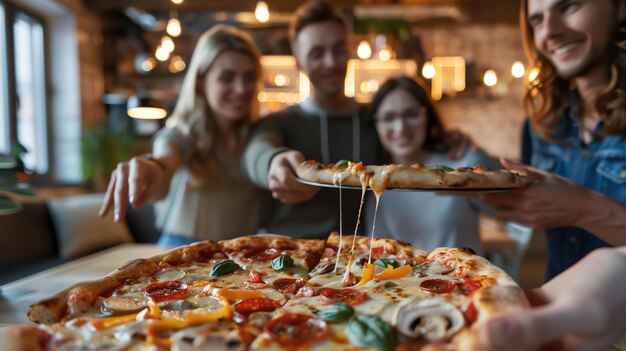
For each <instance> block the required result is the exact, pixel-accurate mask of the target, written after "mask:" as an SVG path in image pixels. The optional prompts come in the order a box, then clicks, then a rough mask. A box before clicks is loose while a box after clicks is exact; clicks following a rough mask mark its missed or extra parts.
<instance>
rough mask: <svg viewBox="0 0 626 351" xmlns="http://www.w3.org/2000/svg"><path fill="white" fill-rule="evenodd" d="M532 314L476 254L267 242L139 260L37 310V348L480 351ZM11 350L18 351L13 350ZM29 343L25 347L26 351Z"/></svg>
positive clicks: (340, 242)
mask: <svg viewBox="0 0 626 351" xmlns="http://www.w3.org/2000/svg"><path fill="white" fill-rule="evenodd" d="M524 308H527V302H526V300H525V297H524V294H523V292H522V291H521V289H520V288H519V287H518V286H517V285H516V284H515V282H514V281H513V280H512V279H511V278H510V277H509V276H508V275H507V274H506V273H504V272H503V271H502V270H501V269H499V268H498V267H496V266H494V265H493V264H491V263H490V262H489V261H487V260H486V259H484V258H482V257H480V256H477V255H476V254H475V253H474V252H472V251H471V250H470V249H464V248H439V249H436V250H434V251H432V252H426V251H423V250H420V249H417V248H414V247H412V246H410V245H408V244H406V243H402V242H398V241H395V240H390V239H382V238H379V239H373V238H369V237H362V236H356V235H355V236H349V237H347V238H342V237H340V235H339V234H338V233H332V234H331V235H330V236H329V237H328V239H327V240H326V241H324V240H304V239H292V238H289V237H286V236H281V235H272V234H267V235H256V236H246V237H240V238H237V239H233V240H227V241H220V242H211V241H205V242H199V243H195V244H192V245H188V246H183V247H180V248H176V249H173V250H171V251H168V252H166V253H164V254H161V255H158V256H154V257H151V258H144V259H136V260H133V261H130V262H128V263H127V264H125V265H124V266H122V267H120V268H119V269H117V270H116V271H114V272H112V273H111V274H109V275H108V276H106V277H104V278H102V279H98V280H95V281H89V282H82V283H79V284H76V285H74V286H72V287H70V288H68V289H66V290H64V291H61V292H59V293H58V294H56V295H55V296H53V297H51V298H49V299H46V300H44V301H41V302H38V303H36V304H34V305H32V306H31V308H30V310H29V312H28V316H29V318H30V319H31V320H32V321H33V322H35V323H38V325H37V326H28V327H20V328H13V329H10V330H5V335H6V333H9V334H11V333H13V334H12V335H14V336H15V338H14V339H13V340H12V341H11V342H10V343H5V345H4V347H7V348H8V349H11V348H16V349H28V350H180V351H182V350H361V349H380V350H430V351H433V350H478V349H480V341H479V338H478V337H477V335H478V334H479V333H480V329H481V325H483V323H484V322H485V321H487V320H488V319H490V318H492V317H493V316H495V315H498V314H501V313H503V312H509V311H515V310H518V309H524ZM10 345H13V346H12V347H10ZM16 345H19V346H16Z"/></svg>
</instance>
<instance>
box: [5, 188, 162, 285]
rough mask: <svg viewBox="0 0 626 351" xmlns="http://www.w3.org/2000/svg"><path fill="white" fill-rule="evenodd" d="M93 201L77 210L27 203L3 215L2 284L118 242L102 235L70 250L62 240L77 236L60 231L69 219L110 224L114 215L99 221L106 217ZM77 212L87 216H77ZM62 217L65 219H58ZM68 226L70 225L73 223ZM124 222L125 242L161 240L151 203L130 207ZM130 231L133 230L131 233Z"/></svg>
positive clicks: (94, 225) (91, 233)
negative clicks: (19, 209)
mask: <svg viewBox="0 0 626 351" xmlns="http://www.w3.org/2000/svg"><path fill="white" fill-rule="evenodd" d="M86 196H90V195H86ZM76 198H78V197H76ZM63 200H65V199H63ZM71 200H73V199H71ZM90 202H91V203H92V205H91V207H94V208H85V207H82V208H80V209H78V210H76V209H74V210H72V209H67V207H62V206H61V207H59V206H58V204H56V205H55V204H53V205H52V206H51V204H50V203H40V204H25V205H24V208H23V209H22V210H21V211H20V212H18V213H15V214H11V215H0V285H2V284H5V283H8V282H11V281H13V280H16V279H19V278H22V277H25V276H27V275H30V274H33V273H36V272H38V271H41V270H44V269H47V268H50V267H54V266H56V265H58V264H61V263H64V262H67V261H70V260H72V259H75V258H77V257H80V256H84V255H87V254H90V253H93V252H95V251H99V250H102V249H105V248H107V247H111V246H114V245H117V244H119V243H120V241H119V240H118V239H115V238H112V239H111V241H107V240H108V239H105V240H100V239H99V240H98V241H97V242H96V243H95V244H89V245H82V246H81V247H80V249H76V247H74V248H73V249H70V251H68V250H67V248H66V247H65V248H64V246H67V243H63V242H62V241H63V240H66V241H67V240H70V241H76V239H75V238H71V237H70V238H69V239H68V237H67V234H64V233H59V228H62V230H63V231H66V228H67V227H68V224H67V222H68V219H69V220H70V221H72V222H75V221H74V220H77V221H78V222H81V221H82V226H83V228H85V227H87V228H96V229H102V227H104V226H109V225H111V224H110V222H111V221H112V220H111V217H109V218H108V219H107V220H108V222H98V221H105V220H104V219H98V218H97V208H95V203H94V202H95V201H94V199H93V197H92V198H91V200H90ZM79 204H80V202H79ZM129 207H130V206H129ZM59 208H60V209H59ZM94 211H95V213H94ZM59 213H61V215H59ZM85 214H88V215H85ZM77 216H83V217H88V218H87V219H85V218H77ZM61 221H62V222H65V223H59V222H61ZM85 221H87V222H85ZM90 222H91V224H90ZM85 224H88V225H87V226H85ZM89 224H90V225H89ZM69 226H70V227H71V226H72V224H70V225H69ZM123 226H124V227H125V228H127V230H126V229H123V230H124V233H126V234H124V235H126V238H125V239H124V240H123V242H128V241H134V242H138V243H154V242H156V241H157V240H158V237H159V231H158V230H157V229H156V228H155V227H154V215H153V210H152V207H151V206H146V207H143V208H141V209H132V208H130V210H129V211H128V213H127V215H126V223H125V224H124V225H123ZM73 229H74V231H76V230H82V232H84V234H83V233H81V234H80V235H81V236H82V235H85V236H89V235H98V236H100V237H102V236H103V234H102V232H101V231H100V232H99V233H98V230H94V231H93V232H92V231H91V230H85V229H80V228H78V229H77V227H76V226H74V227H73ZM127 233H130V236H128V234H127ZM64 235H65V237H64ZM104 236H106V235H104ZM71 244H74V243H73V242H70V246H71ZM71 250H73V251H71Z"/></svg>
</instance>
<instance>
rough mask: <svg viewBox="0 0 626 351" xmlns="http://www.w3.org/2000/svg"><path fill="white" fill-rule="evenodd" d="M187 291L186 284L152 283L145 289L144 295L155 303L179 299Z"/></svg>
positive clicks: (176, 282) (171, 282) (174, 281)
mask: <svg viewBox="0 0 626 351" xmlns="http://www.w3.org/2000/svg"><path fill="white" fill-rule="evenodd" d="M187 291H189V288H188V287H187V284H185V283H183V282H179V281H176V280H172V281H169V282H159V283H154V284H150V285H148V286H147V287H146V294H148V296H150V297H151V298H152V300H154V301H156V302H160V301H165V300H174V299H179V298H181V297H183V296H185V295H186V294H187Z"/></svg>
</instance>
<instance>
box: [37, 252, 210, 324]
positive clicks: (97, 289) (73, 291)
mask: <svg viewBox="0 0 626 351" xmlns="http://www.w3.org/2000/svg"><path fill="white" fill-rule="evenodd" d="M203 250H209V251H210V250H215V251H221V250H220V247H219V246H218V244H217V243H215V242H211V241H203V242H199V243H194V244H191V245H185V246H181V247H178V248H175V249H172V250H169V251H166V252H165V253H162V254H159V255H156V256H153V257H150V258H139V259H134V260H131V261H128V262H127V263H126V264H124V265H123V266H121V267H120V268H118V269H116V270H115V271H113V272H112V273H110V274H108V275H107V276H105V277H103V278H101V279H97V280H92V281H86V282H80V283H77V284H74V285H73V286H71V287H69V288H67V289H65V290H63V291H61V292H59V293H57V294H56V295H54V296H52V297H51V298H48V299H46V300H43V301H40V302H37V303H35V304H33V305H31V306H30V308H29V310H28V319H30V320H31V321H33V322H35V323H57V322H60V321H62V320H66V319H70V318H74V317H77V316H79V315H80V314H81V311H84V310H85V309H86V308H87V307H89V306H91V305H93V303H94V302H95V300H96V298H97V297H99V296H103V295H106V294H107V293H109V292H111V291H112V290H114V289H116V288H118V287H119V286H121V285H122V284H123V283H124V281H125V280H127V279H138V278H141V277H145V276H152V275H154V274H155V273H156V272H157V271H158V269H159V264H161V262H166V263H172V264H173V263H176V264H181V263H184V262H193V260H194V259H197V258H199V257H200V256H201V253H202V252H203Z"/></svg>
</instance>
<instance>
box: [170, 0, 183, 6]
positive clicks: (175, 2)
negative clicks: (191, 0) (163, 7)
mask: <svg viewBox="0 0 626 351" xmlns="http://www.w3.org/2000/svg"><path fill="white" fill-rule="evenodd" d="M183 1H184V0H172V2H173V3H174V4H176V5H180V4H182V3H183Z"/></svg>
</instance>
